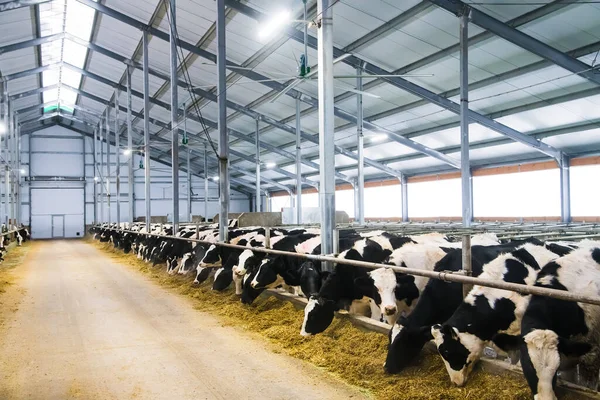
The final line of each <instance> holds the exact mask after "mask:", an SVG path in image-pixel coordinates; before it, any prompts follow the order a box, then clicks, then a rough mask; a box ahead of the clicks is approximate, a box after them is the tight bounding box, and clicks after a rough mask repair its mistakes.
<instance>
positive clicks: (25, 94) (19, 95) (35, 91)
mask: <svg viewBox="0 0 600 400" xmlns="http://www.w3.org/2000/svg"><path fill="white" fill-rule="evenodd" d="M57 88H58V84H56V85H49V86H42V87H39V88H36V89H32V90H27V91H25V92H21V93H17V94H14V95H12V96H10V101H15V100H19V99H22V98H24V97H28V96H34V95H36V94H40V93H43V92H45V91H46V90H53V89H57Z"/></svg>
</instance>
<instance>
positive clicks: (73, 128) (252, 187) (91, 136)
mask: <svg viewBox="0 0 600 400" xmlns="http://www.w3.org/2000/svg"><path fill="white" fill-rule="evenodd" d="M58 124H59V125H61V126H63V127H64V128H66V129H71V130H73V131H75V132H78V133H81V134H82V135H85V136H86V137H90V138H93V137H94V136H93V134H92V133H90V132H86V131H84V130H81V129H78V128H75V127H73V126H70V125H63V124H61V123H60V122H59V123H58ZM86 126H90V125H89V124H86ZM91 127H93V126H91ZM109 134H112V136H113V138H114V137H115V135H114V131H112V130H109ZM106 139H107V138H106V137H104V138H103V140H104V141H106ZM124 139H125V138H124ZM162 141H164V142H165V143H170V142H168V141H167V140H166V139H163V140H162ZM108 143H109V144H111V145H113V146H114V145H115V141H114V140H111V139H110V138H109V139H108ZM151 159H152V160H153V161H156V162H159V163H161V164H163V165H167V166H169V167H170V166H171V164H170V163H167V162H165V161H163V160H161V158H160V157H156V156H151ZM180 165H181V164H180ZM194 166H195V167H197V168H198V170H199V166H198V165H194ZM192 174H194V175H196V176H198V177H200V178H204V176H203V175H200V174H199V173H193V172H192ZM234 180H235V183H237V184H239V185H242V186H246V187H247V188H250V189H255V186H253V185H252V184H250V183H249V182H246V181H244V180H241V179H234ZM235 190H237V191H239V192H242V193H244V194H246V195H250V194H251V193H253V192H250V191H245V190H243V189H241V188H239V187H237V188H236V189H235Z"/></svg>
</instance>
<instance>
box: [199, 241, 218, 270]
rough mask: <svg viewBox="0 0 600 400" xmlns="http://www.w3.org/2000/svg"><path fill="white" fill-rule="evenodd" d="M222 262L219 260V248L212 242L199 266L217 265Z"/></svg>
mask: <svg viewBox="0 0 600 400" xmlns="http://www.w3.org/2000/svg"><path fill="white" fill-rule="evenodd" d="M221 263H222V260H221V248H220V247H219V246H216V245H214V244H211V245H210V247H209V248H208V250H206V253H205V254H204V257H202V260H201V261H200V266H201V267H218V266H220V265H221Z"/></svg>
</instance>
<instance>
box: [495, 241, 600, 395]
mask: <svg viewBox="0 0 600 400" xmlns="http://www.w3.org/2000/svg"><path fill="white" fill-rule="evenodd" d="M599 282H600V242H590V241H586V242H581V243H580V246H579V248H578V249H576V250H573V251H572V252H571V253H570V254H567V255H565V256H563V257H560V258H557V259H556V260H554V261H551V262H549V263H548V264H546V265H544V266H543V267H542V269H541V270H540V271H539V272H538V274H537V279H536V281H535V286H537V287H543V288H549V289H556V290H564V291H568V292H572V293H576V294H579V295H587V296H594V297H596V296H598V293H599V291H600V289H599ZM494 342H495V343H496V344H497V345H498V346H499V347H500V348H503V349H504V350H510V349H515V348H518V349H519V350H520V354H521V366H522V368H523V374H524V375H525V379H526V380H527V383H528V384H529V387H530V389H531V391H532V393H533V396H534V399H536V400H550V399H552V400H555V399H556V395H555V393H554V389H555V386H556V374H557V371H558V370H559V369H568V368H569V367H572V366H574V365H575V364H577V363H579V365H578V371H579V375H580V378H581V381H582V382H581V383H583V384H584V385H586V386H588V387H591V388H592V389H594V390H597V387H598V371H599V366H600V307H598V306H597V305H590V304H586V303H580V302H573V301H566V300H559V299H555V298H551V297H546V296H537V295H533V296H531V300H530V301H529V305H528V306H527V310H526V311H525V314H524V315H523V320H522V321H521V335H520V336H510V335H505V334H500V335H497V337H495V338H494Z"/></svg>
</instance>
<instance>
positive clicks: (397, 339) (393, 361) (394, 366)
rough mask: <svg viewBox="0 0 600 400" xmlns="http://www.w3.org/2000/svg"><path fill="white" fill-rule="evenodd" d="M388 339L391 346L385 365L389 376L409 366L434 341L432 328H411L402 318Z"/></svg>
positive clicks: (391, 330)
mask: <svg viewBox="0 0 600 400" xmlns="http://www.w3.org/2000/svg"><path fill="white" fill-rule="evenodd" d="M388 338H389V340H390V344H389V346H388V353H387V357H386V360H385V364H383V368H384V369H385V372H387V373H388V374H397V373H399V372H400V371H402V370H403V369H404V368H406V367H407V366H409V365H410V364H411V362H412V361H413V360H414V359H415V358H416V357H417V355H419V353H420V351H421V349H422V348H423V346H425V343H427V342H429V341H430V340H431V339H433V337H432V336H431V327H430V326H423V327H418V328H415V327H411V326H410V325H409V324H408V323H407V321H406V319H405V318H400V319H399V320H398V321H397V322H396V323H395V324H394V326H393V327H392V329H390V332H389V335H388Z"/></svg>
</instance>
